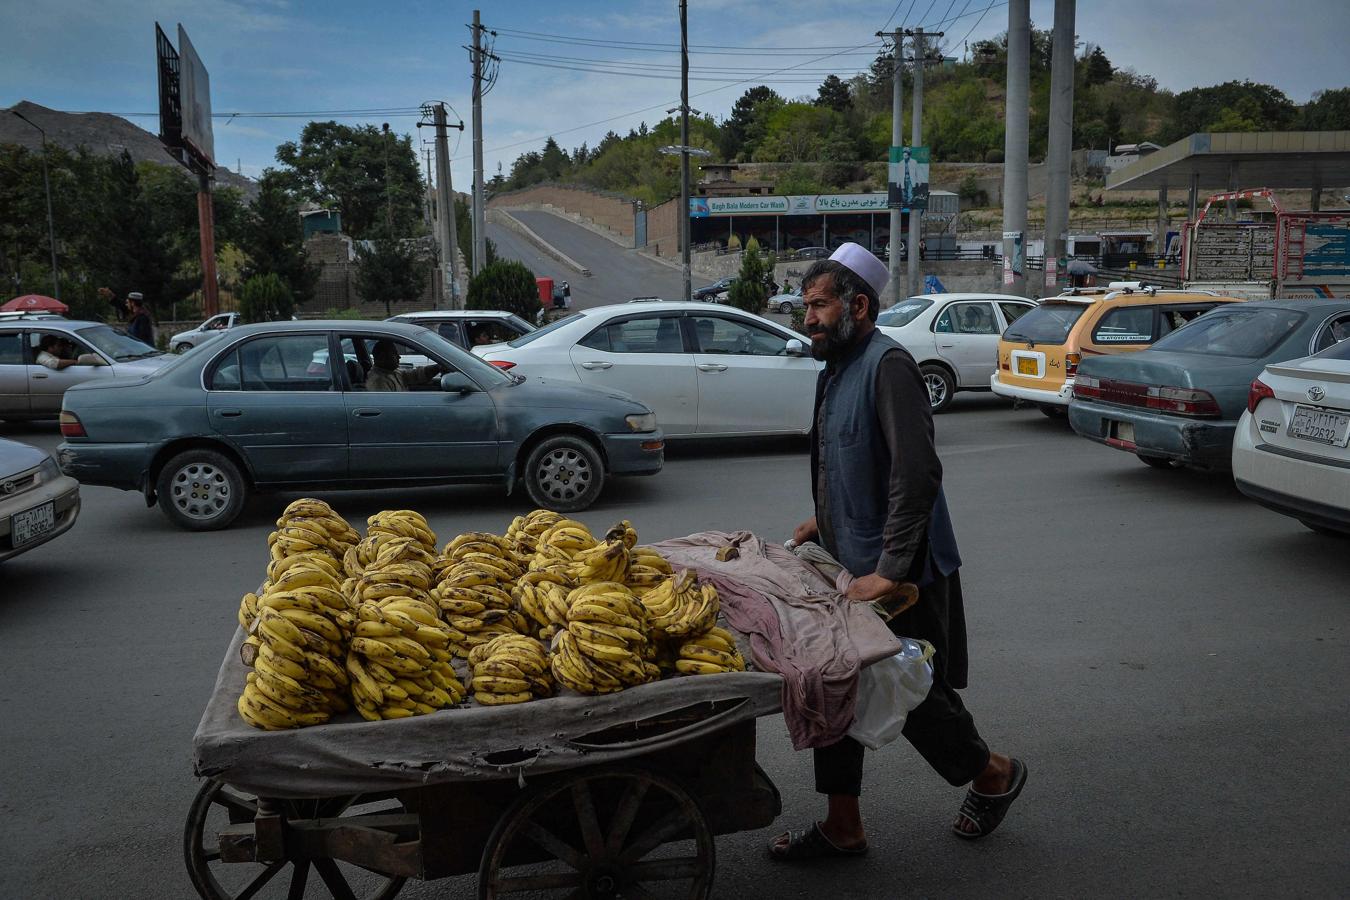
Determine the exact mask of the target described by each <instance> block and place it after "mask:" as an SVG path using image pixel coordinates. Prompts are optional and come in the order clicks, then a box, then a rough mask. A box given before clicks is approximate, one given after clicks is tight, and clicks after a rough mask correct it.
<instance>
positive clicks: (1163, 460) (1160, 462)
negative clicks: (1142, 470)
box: [1135, 453, 1176, 469]
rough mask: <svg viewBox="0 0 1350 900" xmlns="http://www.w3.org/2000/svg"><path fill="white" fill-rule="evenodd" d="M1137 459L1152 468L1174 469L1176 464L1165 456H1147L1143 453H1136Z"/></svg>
mask: <svg viewBox="0 0 1350 900" xmlns="http://www.w3.org/2000/svg"><path fill="white" fill-rule="evenodd" d="M1135 455H1136V456H1138V457H1139V461H1140V462H1141V463H1143V464H1144V465H1146V466H1148V467H1150V468H1153V469H1175V468H1176V464H1175V463H1173V462H1172V460H1170V459H1168V458H1167V457H1166V456H1149V455H1147V454H1145V453H1136V454H1135Z"/></svg>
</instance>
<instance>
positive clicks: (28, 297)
mask: <svg viewBox="0 0 1350 900" xmlns="http://www.w3.org/2000/svg"><path fill="white" fill-rule="evenodd" d="M0 312H52V313H61V314H62V315H64V314H65V313H68V312H70V307H69V306H66V305H65V304H64V303H62V302H61V301H60V300H57V299H55V298H53V297H44V296H43V295H42V294H24V295H23V296H22V297H15V298H14V299H13V300H11V301H9V302H8V303H6V304H5V305H4V306H0Z"/></svg>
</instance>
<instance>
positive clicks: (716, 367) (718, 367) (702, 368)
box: [698, 363, 727, 372]
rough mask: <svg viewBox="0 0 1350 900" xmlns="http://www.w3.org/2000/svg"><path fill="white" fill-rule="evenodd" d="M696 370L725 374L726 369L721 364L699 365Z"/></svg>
mask: <svg viewBox="0 0 1350 900" xmlns="http://www.w3.org/2000/svg"><path fill="white" fill-rule="evenodd" d="M698 370H699V371H700V372H725V371H726V370H727V367H726V366H724V365H722V364H721V363H699V364H698Z"/></svg>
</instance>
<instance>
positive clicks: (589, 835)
mask: <svg viewBox="0 0 1350 900" xmlns="http://www.w3.org/2000/svg"><path fill="white" fill-rule="evenodd" d="M572 803H573V804H574V805H575V806H576V809H577V824H578V825H579V826H581V838H582V841H583V842H584V843H585V844H586V852H587V853H588V854H590V857H591V858H592V859H598V858H600V857H601V856H602V855H604V852H605V841H604V838H603V837H601V835H600V819H599V817H598V816H596V814H595V799H594V798H593V797H591V785H590V782H589V781H588V780H587V779H585V778H583V779H581V780H580V781H578V782H577V783H576V784H574V785H572Z"/></svg>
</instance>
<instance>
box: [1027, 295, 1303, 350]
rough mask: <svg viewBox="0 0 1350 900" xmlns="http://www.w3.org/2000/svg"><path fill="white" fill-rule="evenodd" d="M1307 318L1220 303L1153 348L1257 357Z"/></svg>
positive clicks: (1290, 311) (1295, 313)
mask: <svg viewBox="0 0 1350 900" xmlns="http://www.w3.org/2000/svg"><path fill="white" fill-rule="evenodd" d="M1305 318H1307V315H1306V314H1305V313H1302V312H1299V311H1298V310H1293V309H1272V308H1270V307H1265V308H1262V307H1240V306H1234V307H1220V308H1219V309H1216V310H1214V311H1213V312H1210V313H1208V314H1206V315H1203V316H1200V317H1199V318H1198V319H1195V320H1194V321H1193V322H1190V323H1188V324H1186V325H1184V326H1182V327H1181V328H1178V329H1177V330H1176V331H1174V332H1172V333H1171V334H1169V335H1167V336H1166V337H1165V338H1163V339H1162V340H1160V341H1158V342H1157V343H1156V344H1154V345H1153V349H1154V350H1166V351H1170V352H1172V353H1204V354H1207V355H1209V356H1241V357H1246V358H1248V359H1256V358H1257V357H1261V356H1265V355H1266V354H1267V353H1269V352H1270V351H1271V350H1274V349H1275V346H1276V345H1277V344H1279V343H1280V342H1281V341H1283V340H1284V339H1285V338H1286V337H1288V336H1289V333H1290V332H1291V331H1293V330H1294V329H1295V328H1296V327H1298V324H1299V323H1300V322H1302V321H1303V320H1304V319H1305ZM1017 324H1018V325H1019V326H1020V325H1021V324H1022V323H1021V322H1020V321H1019V322H1018V323H1017Z"/></svg>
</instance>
